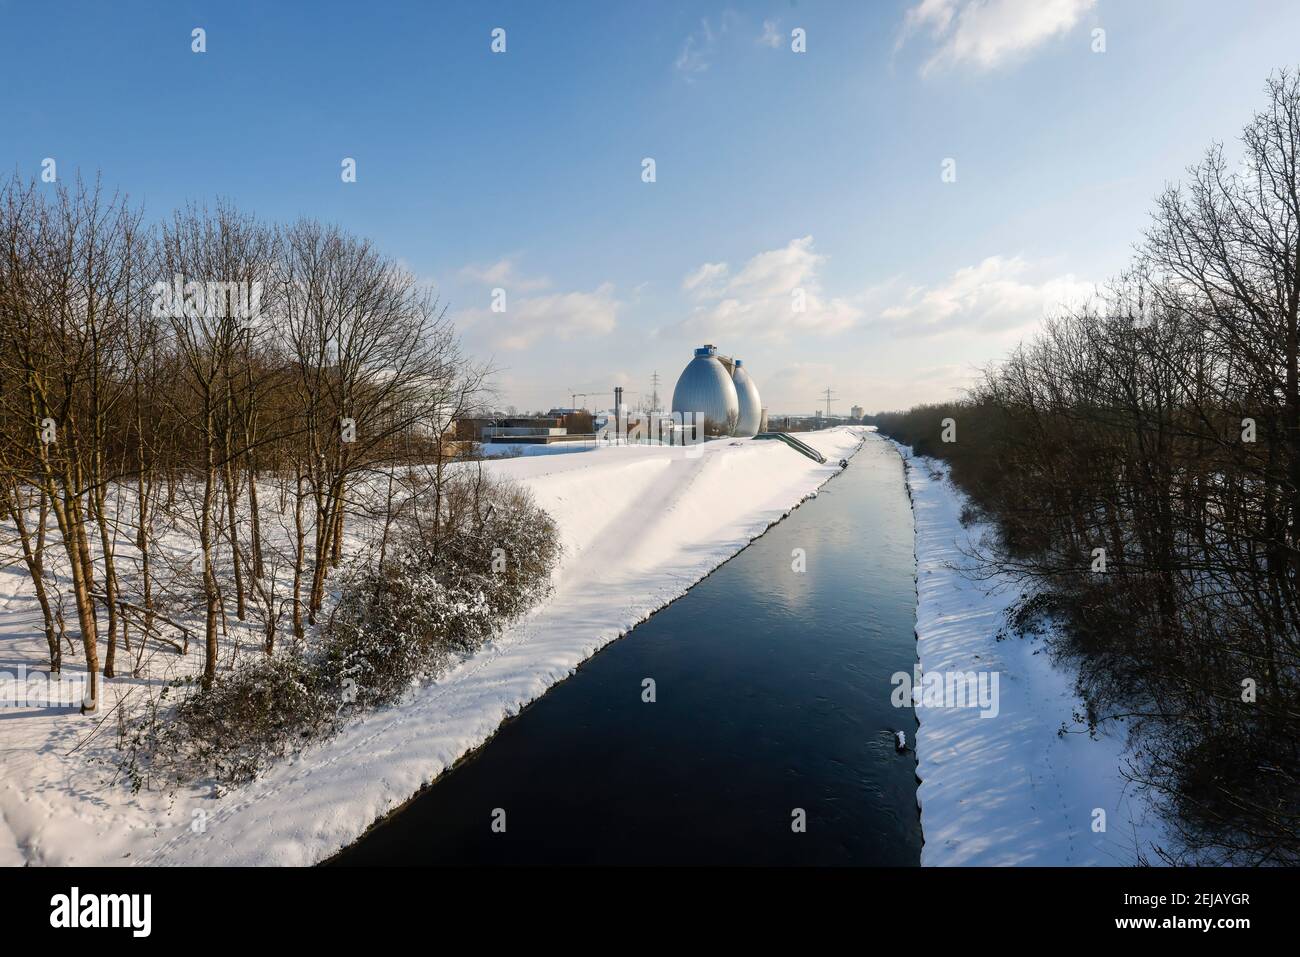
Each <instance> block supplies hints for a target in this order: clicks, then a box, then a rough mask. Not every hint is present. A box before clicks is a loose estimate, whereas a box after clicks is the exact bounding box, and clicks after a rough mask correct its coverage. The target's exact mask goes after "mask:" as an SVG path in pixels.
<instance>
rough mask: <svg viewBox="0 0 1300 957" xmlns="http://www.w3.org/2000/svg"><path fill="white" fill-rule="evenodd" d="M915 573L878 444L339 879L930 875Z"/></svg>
mask: <svg viewBox="0 0 1300 957" xmlns="http://www.w3.org/2000/svg"><path fill="white" fill-rule="evenodd" d="M792 454H793V453H792ZM800 550H801V551H800ZM801 555H802V561H803V566H804V570H802V571H800V570H798V566H799V564H800V558H801ZM915 569H916V565H915V561H914V557H913V536H912V513H911V509H910V507H909V504H908V500H907V493H906V491H905V489H904V481H903V467H902V463H901V461H900V460H899V457H898V455H897V454H896V453H895V452H894V451H893V450H892V449H891V448H890V447H889V446H888V445H887V444H886V443H885V442H883V441H879V440H877V439H875V438H871V439H868V441H867V442H866V444H865V445H864V446H863V447H862V449H861V451H860V452H859V453H858V454H857V455H856V456H854V457H853V459H852V460H851V464H850V467H849V468H848V469H847V470H846V471H845V472H844V473H842V474H840V475H838V476H837V477H836V478H834V479H833V480H831V481H830V482H829V483H827V484H826V485H825V486H824V487H823V488H822V490H821V492H820V494H819V495H818V496H817V497H816V498H815V499H813V500H811V501H808V502H805V503H804V505H802V506H801V507H800V508H798V509H796V510H795V512H794V513H793V514H791V515H790V516H789V517H788V518H787V519H786V520H784V521H783V522H781V523H779V524H777V525H776V526H774V527H773V528H771V529H770V530H769V531H768V532H767V533H766V534H765V535H763V536H762V537H761V538H759V539H758V540H757V541H755V542H754V543H753V544H752V545H750V546H749V547H748V548H746V549H745V550H744V551H742V552H740V553H739V554H738V555H737V556H736V557H735V558H733V559H731V560H730V561H728V562H727V563H725V564H724V565H722V566H721V567H720V568H718V569H717V570H716V571H715V572H714V573H713V574H711V575H710V576H708V577H707V578H705V579H704V580H703V581H701V582H700V583H699V584H698V585H696V586H695V587H694V588H692V589H691V590H690V591H689V592H687V594H686V595H685V596H683V597H682V598H681V599H679V600H678V601H676V602H673V603H672V604H671V605H669V606H668V607H667V608H665V609H663V610H662V611H660V612H659V613H658V614H656V615H654V616H652V617H651V618H650V619H648V620H647V621H645V622H644V623H642V624H641V625H639V626H637V627H636V628H635V629H634V630H633V631H631V632H630V633H629V634H627V635H626V636H624V637H623V638H621V639H619V640H618V641H616V642H614V643H612V644H610V645H608V646H607V647H606V648H605V649H604V650H602V651H600V652H599V653H598V654H596V655H595V656H594V657H592V658H591V659H590V660H588V661H587V662H585V663H584V664H583V665H582V666H581V667H580V668H579V669H578V671H577V672H576V673H575V674H574V675H573V676H572V677H570V678H569V679H568V680H566V681H564V682H561V683H560V684H559V685H556V686H555V687H554V688H552V689H551V690H550V691H549V692H548V693H547V694H545V695H544V696H543V697H542V698H540V699H538V700H537V701H536V702H534V703H533V704H532V705H530V706H529V707H527V708H526V709H524V711H523V712H522V713H521V714H519V715H518V716H517V717H515V718H513V719H511V720H509V721H507V722H506V723H505V724H504V725H502V727H501V729H500V730H499V731H498V733H497V734H496V735H494V736H493V737H492V738H491V739H490V740H489V741H488V742H487V743H486V744H485V745H483V747H481V748H480V749H478V750H477V751H475V752H474V753H473V754H471V755H469V756H467V757H466V758H465V759H464V760H463V761H461V762H460V763H458V764H457V765H456V767H454V768H452V769H451V770H450V771H448V772H447V773H446V774H444V775H443V776H442V777H441V778H439V779H438V780H437V781H436V782H434V784H433V785H432V786H430V787H429V788H427V789H425V790H424V791H422V792H421V793H420V794H419V795H417V796H416V797H415V798H414V799H412V800H411V801H410V802H409V803H408V804H407V805H406V806H405V807H403V808H402V809H400V810H399V811H397V812H396V813H394V814H392V815H390V816H389V817H388V818H387V819H385V820H384V821H382V822H380V823H379V824H377V825H376V826H375V827H373V828H371V829H370V831H368V832H367V833H366V834H365V835H364V836H362V838H361V839H360V840H358V841H357V842H356V843H355V844H353V845H352V846H351V847H349V848H346V849H345V850H343V851H342V852H340V853H339V854H338V855H337V856H336V857H335V858H333V859H332V860H331V861H330V862H329V863H331V864H777V865H781V864H818V865H914V864H917V863H919V860H920V850H921V829H920V821H919V817H918V813H917V805H916V774H915V771H916V761H915V756H914V754H913V753H912V752H911V751H910V750H908V751H906V752H902V753H899V752H898V751H896V749H895V739H894V735H893V733H892V732H893V731H894V730H896V729H902V730H904V731H905V732H906V734H907V741H908V744H909V745H911V744H912V742H913V740H914V735H915V730H916V720H915V718H914V716H913V714H912V712H911V710H910V709H907V708H904V709H899V708H895V707H893V706H892V705H891V703H890V693H891V691H892V690H893V686H892V685H891V684H890V676H891V675H892V674H894V673H895V672H899V671H905V672H910V671H911V669H912V665H913V663H914V662H915V660H916V641H915V635H914V632H913V626H914V622H915V603H916V591H915ZM593 587H595V585H594V584H593ZM647 679H651V680H652V681H653V697H654V700H653V701H652V702H650V701H647V700H645V699H646V698H647V697H649V693H648V691H647V687H648V685H647V683H646V680H647ZM800 824H802V825H803V826H802V827H800Z"/></svg>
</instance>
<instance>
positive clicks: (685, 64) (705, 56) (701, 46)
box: [673, 20, 715, 83]
mask: <svg viewBox="0 0 1300 957" xmlns="http://www.w3.org/2000/svg"><path fill="white" fill-rule="evenodd" d="M714 47H715V43H714V40H713V28H712V27H710V26H709V21H708V20H701V21H700V29H699V30H698V31H696V32H695V33H692V34H690V35H689V36H688V37H687V38H686V39H685V40H684V41H683V42H682V49H681V52H680V53H678V54H677V59H676V61H675V62H674V63H673V67H674V68H675V69H676V70H677V72H678V73H680V74H681V75H682V77H683V78H684V79H685V80H686V82H687V83H694V82H695V77H696V75H697V74H700V73H703V72H704V71H705V70H707V69H708V68H709V60H710V59H711V58H712V56H713V51H714Z"/></svg>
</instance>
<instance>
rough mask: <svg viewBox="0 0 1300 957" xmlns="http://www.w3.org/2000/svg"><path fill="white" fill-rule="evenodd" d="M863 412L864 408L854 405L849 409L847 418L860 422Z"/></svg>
mask: <svg viewBox="0 0 1300 957" xmlns="http://www.w3.org/2000/svg"><path fill="white" fill-rule="evenodd" d="M865 412H866V409H864V408H862V406H860V405H855V406H854V407H853V408H851V409H849V418H851V419H852V420H853V421H854V422H861V421H862V416H863V413H865Z"/></svg>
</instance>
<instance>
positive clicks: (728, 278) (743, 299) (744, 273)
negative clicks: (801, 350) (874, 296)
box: [680, 236, 863, 339]
mask: <svg viewBox="0 0 1300 957" xmlns="http://www.w3.org/2000/svg"><path fill="white" fill-rule="evenodd" d="M825 259H826V257H825V256H822V255H821V254H819V253H817V252H816V251H815V250H814V249H813V238H812V236H803V237H801V238H799V239H792V240H791V241H790V242H789V243H788V244H786V245H785V246H782V247H781V248H780V249H772V250H768V251H766V252H761V253H759V254H758V255H756V256H754V257H753V258H752V259H750V260H749V261H748V262H746V263H745V265H744V266H743V267H741V269H740V271H739V272H737V273H734V274H733V273H732V272H731V270H730V268H729V267H728V266H727V264H726V263H704V264H703V265H701V266H700V267H698V268H697V269H694V270H692V271H691V272H690V273H688V274H687V275H686V277H685V278H684V279H683V280H682V288H683V289H684V290H686V291H687V292H688V293H690V294H691V296H692V298H694V299H695V300H696V303H697V305H696V307H695V309H694V311H693V312H692V313H691V315H690V316H688V317H687V318H686V319H685V320H684V321H683V322H682V323H681V324H680V328H681V329H682V330H683V331H684V332H687V333H689V334H690V335H692V336H693V337H696V338H698V337H701V336H703V337H705V338H707V337H714V338H724V337H727V336H737V335H745V336H751V337H754V336H757V337H762V338H771V339H781V338H784V337H785V336H786V335H788V334H789V333H792V332H795V333H797V332H816V333H822V334H832V333H836V332H841V331H843V330H844V329H847V328H849V327H850V326H852V325H853V324H854V323H856V322H857V321H858V320H859V319H860V318H861V317H862V314H863V313H862V309H861V307H860V305H858V304H857V303H855V302H853V301H851V300H848V299H842V298H828V297H826V296H824V295H823V294H822V289H821V281H820V277H819V273H820V270H821V266H822V264H823V263H824V262H825ZM799 306H802V309H800V308H798V307H799Z"/></svg>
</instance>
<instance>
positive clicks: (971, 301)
mask: <svg viewBox="0 0 1300 957" xmlns="http://www.w3.org/2000/svg"><path fill="white" fill-rule="evenodd" d="M1035 271H1036V270H1033V269H1031V268H1030V265H1029V264H1028V263H1027V262H1026V261H1025V260H1024V259H1022V258H1021V257H1019V256H1012V257H1004V256H989V257H988V258H987V259H984V260H983V261H982V262H980V263H979V265H976V266H966V267H964V268H962V269H958V270H957V271H956V272H955V273H953V274H952V276H951V277H949V279H947V280H946V281H945V282H943V283H940V284H939V285H937V286H932V287H929V288H926V287H916V288H913V289H911V290H909V291H908V294H907V296H906V297H905V299H904V300H903V302H901V303H897V304H895V305H892V306H890V307H888V308H886V309H884V310H882V311H881V313H880V322H881V324H883V325H884V326H886V327H888V328H889V329H890V330H891V331H893V332H894V333H895V334H897V335H900V336H934V335H939V334H943V333H949V332H954V331H966V332H977V333H985V334H987V333H995V334H996V333H1004V332H1010V331H1014V330H1017V329H1024V328H1025V327H1027V326H1031V325H1034V324H1036V323H1038V322H1039V321H1041V320H1042V319H1043V317H1044V316H1045V315H1047V314H1049V313H1052V312H1056V311H1058V310H1061V309H1063V308H1069V307H1070V306H1073V305H1077V304H1079V303H1080V302H1082V301H1083V300H1084V299H1087V298H1088V297H1089V296H1090V295H1091V294H1092V293H1093V291H1094V286H1093V285H1092V284H1091V283H1087V282H1084V281H1082V280H1079V279H1077V278H1075V276H1073V275H1071V274H1065V275H1060V276H1053V277H1048V278H1046V279H1042V280H1038V281H1033V280H1031V279H1029V278H1028V277H1027V274H1029V273H1032V272H1035ZM1037 271H1041V270H1037Z"/></svg>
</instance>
